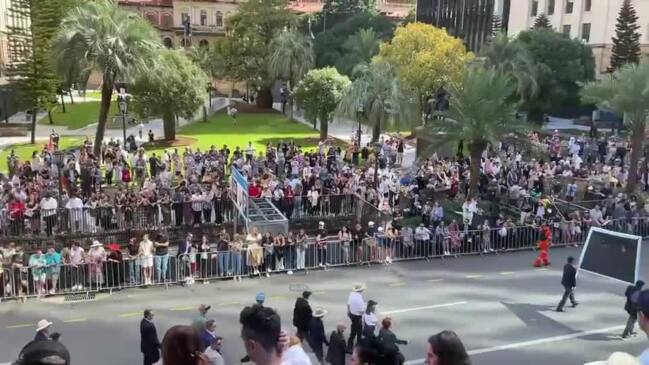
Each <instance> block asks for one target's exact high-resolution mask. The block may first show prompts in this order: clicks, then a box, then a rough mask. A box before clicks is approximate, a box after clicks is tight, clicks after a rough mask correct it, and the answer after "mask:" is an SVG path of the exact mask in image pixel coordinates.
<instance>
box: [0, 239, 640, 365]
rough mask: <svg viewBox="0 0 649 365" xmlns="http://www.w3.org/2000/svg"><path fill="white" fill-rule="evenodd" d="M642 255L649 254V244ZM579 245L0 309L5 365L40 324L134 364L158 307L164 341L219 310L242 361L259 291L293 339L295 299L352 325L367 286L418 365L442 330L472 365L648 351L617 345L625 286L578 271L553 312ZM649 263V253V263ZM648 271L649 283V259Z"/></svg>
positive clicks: (89, 356) (82, 358) (98, 358)
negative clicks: (541, 260) (547, 253)
mask: <svg viewBox="0 0 649 365" xmlns="http://www.w3.org/2000/svg"><path fill="white" fill-rule="evenodd" d="M644 246H645V248H647V246H649V245H648V244H645V245H644ZM578 253H579V252H578V249H574V248H566V249H555V250H553V251H552V253H551V256H552V259H553V262H554V265H553V266H550V267H549V268H548V269H541V270H539V269H534V268H532V266H531V262H532V260H533V257H534V253H532V252H521V253H511V254H503V255H499V256H495V255H493V256H486V257H479V256H473V257H463V258H458V259H446V260H443V261H442V260H433V261H431V262H425V261H417V262H406V263H397V264H394V265H392V266H388V267H386V266H381V265H375V266H372V267H362V268H358V267H353V268H336V269H330V270H327V271H324V272H323V271H318V272H310V273H309V274H308V275H305V274H304V273H296V274H295V275H293V276H288V275H279V274H278V275H275V276H273V277H271V278H270V279H266V278H263V279H246V280H244V281H243V282H233V281H220V282H212V283H210V284H208V285H203V284H195V285H193V286H191V287H169V288H167V289H166V288H162V287H159V288H149V289H132V290H127V291H122V292H119V293H113V294H112V295H102V296H99V297H98V298H97V300H96V301H93V302H84V303H76V304H66V303H62V302H60V301H51V300H47V301H45V300H43V301H37V300H31V301H28V302H27V303H25V304H21V303H15V302H8V303H2V304H0V362H1V361H10V360H13V359H14V358H15V356H16V355H17V353H18V351H19V350H20V348H21V347H22V346H23V345H24V344H25V343H26V342H28V341H29V340H30V339H31V338H32V337H33V335H34V328H35V324H36V322H37V321H38V320H39V319H41V318H46V319H48V320H50V321H53V322H54V323H55V324H54V328H53V331H58V332H61V333H62V334H63V336H62V339H61V341H62V342H63V343H65V345H66V346H67V347H68V349H69V350H70V352H71V354H72V363H73V364H82V365H85V364H93V365H131V364H134V363H136V362H140V361H141V356H140V353H139V321H140V318H141V312H142V310H143V309H144V308H146V307H149V308H152V309H154V310H155V312H156V318H155V322H156V325H157V328H158V333H159V335H160V338H162V336H163V334H164V331H165V330H166V329H167V328H169V327H171V326H172V325H175V324H189V323H190V322H191V319H192V318H193V317H194V315H195V312H196V310H195V308H196V306H197V305H198V304H200V303H206V304H210V305H212V310H211V311H210V312H209V316H210V317H211V318H214V319H215V320H216V321H217V324H218V328H217V332H218V333H219V335H221V336H223V337H224V338H225V342H224V350H223V352H224V357H225V359H226V364H234V363H238V362H239V361H238V359H239V358H241V356H242V355H243V354H244V350H243V347H242V344H241V340H240V339H239V325H238V321H237V320H238V313H239V311H240V310H241V308H242V307H243V306H244V305H247V304H250V303H252V302H253V301H254V297H255V294H256V293H257V292H259V291H264V292H265V293H266V296H267V298H268V299H267V302H266V305H268V306H271V307H274V308H276V309H277V310H279V312H280V314H281V316H282V322H283V323H284V326H285V328H286V329H288V330H290V331H291V332H292V331H293V327H292V326H291V320H292V318H291V314H292V308H293V304H294V301H295V298H296V297H297V296H298V295H299V294H300V292H301V290H303V287H304V286H305V285H306V286H308V288H309V289H310V290H311V291H313V292H314V294H313V296H312V298H311V304H312V306H313V307H317V306H321V307H324V308H325V309H327V310H328V311H329V314H328V315H327V316H326V317H325V327H326V331H327V332H330V331H331V330H333V329H334V328H335V325H336V323H338V322H340V321H343V322H345V323H347V322H348V320H347V318H346V316H345V312H346V307H345V303H346V299H347V295H348V293H349V291H350V288H351V287H352V285H353V284H354V283H356V282H364V283H366V285H367V287H368V290H367V291H366V292H365V299H366V300H368V299H375V300H377V301H378V302H379V305H378V310H379V312H382V313H383V314H386V313H387V314H389V315H390V316H391V317H392V318H393V320H394V331H395V333H397V335H398V336H399V337H401V338H403V339H406V340H408V341H409V345H408V346H402V347H401V349H402V351H403V353H404V355H405V357H406V359H407V360H408V361H409V364H411V365H414V364H419V363H421V362H422V358H423V357H424V355H425V349H426V339H427V338H428V337H429V336H430V335H432V334H434V333H437V332H439V331H441V330H444V329H452V330H455V331H456V332H457V333H458V334H459V335H460V337H461V338H462V340H463V342H464V344H465V345H466V347H467V348H468V349H469V350H470V354H471V357H472V360H473V363H474V364H478V365H502V364H526V363H528V364H553V365H575V364H583V363H586V362H590V361H594V360H602V359H605V358H607V357H608V355H609V354H610V353H612V352H614V351H626V352H630V353H632V354H639V353H640V352H641V351H642V350H643V349H644V348H647V347H649V340H647V338H646V337H645V336H643V335H640V336H638V337H636V338H633V339H631V340H628V341H622V340H620V339H619V337H616V336H617V335H619V334H620V333H621V331H622V328H623V325H624V323H625V321H626V313H625V312H624V310H623V309H622V308H623V305H624V297H623V295H622V293H623V292H624V289H625V284H623V283H619V282H616V281H613V280H609V279H605V278H601V277H596V276H593V275H589V274H582V275H580V276H579V277H578V287H577V291H576V296H577V300H579V301H580V302H581V305H580V306H579V307H577V308H575V309H572V308H570V307H568V308H567V309H566V312H565V313H557V312H554V311H553V309H554V308H555V306H556V304H557V302H558V300H559V299H560V296H561V293H562V287H561V286H560V284H559V281H560V278H561V267H562V264H563V262H564V261H565V258H566V257H567V256H568V255H574V256H577V257H578ZM645 257H646V255H645ZM642 263H643V265H642V268H643V269H642V276H643V278H645V279H646V278H648V277H649V259H644V260H643V262H642Z"/></svg>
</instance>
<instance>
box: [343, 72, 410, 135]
mask: <svg viewBox="0 0 649 365" xmlns="http://www.w3.org/2000/svg"><path fill="white" fill-rule="evenodd" d="M354 75H355V76H356V79H355V80H354V82H352V83H351V84H350V85H349V87H348V88H347V90H346V91H345V93H344V95H343V97H342V100H341V101H340V103H339V104H338V107H337V109H336V114H337V115H339V116H343V117H347V118H351V119H354V118H359V121H360V122H364V123H365V124H368V125H370V126H372V142H376V141H378V140H379V138H380V136H381V132H382V131H383V129H384V127H385V122H386V121H387V119H388V118H389V117H390V116H393V117H396V116H400V117H401V118H402V119H408V117H412V116H413V115H411V114H413V113H411V111H412V110H413V107H412V105H410V104H409V103H410V100H411V99H410V98H408V96H409V95H408V93H407V91H406V90H405V88H403V87H402V86H401V83H400V82H399V79H398V78H397V76H396V73H395V72H394V69H393V67H392V66H391V65H390V64H389V63H387V62H377V63H372V64H371V65H369V66H366V65H360V66H358V67H356V69H355V71H354Z"/></svg>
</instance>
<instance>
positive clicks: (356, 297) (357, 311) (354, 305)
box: [347, 292, 365, 316]
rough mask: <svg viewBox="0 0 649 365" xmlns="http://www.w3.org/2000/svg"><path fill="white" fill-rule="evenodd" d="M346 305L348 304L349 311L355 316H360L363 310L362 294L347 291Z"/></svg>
mask: <svg viewBox="0 0 649 365" xmlns="http://www.w3.org/2000/svg"><path fill="white" fill-rule="evenodd" d="M347 306H349V312H350V313H351V314H353V315H355V316H360V315H362V314H363V312H365V301H364V300H363V295H362V294H361V293H359V292H351V293H349V298H348V299H347Z"/></svg>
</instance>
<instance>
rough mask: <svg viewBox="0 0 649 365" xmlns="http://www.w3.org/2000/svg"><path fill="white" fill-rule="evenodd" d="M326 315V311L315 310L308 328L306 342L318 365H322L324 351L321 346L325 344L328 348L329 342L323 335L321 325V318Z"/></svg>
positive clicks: (322, 326) (323, 331)
mask: <svg viewBox="0 0 649 365" xmlns="http://www.w3.org/2000/svg"><path fill="white" fill-rule="evenodd" d="M326 314H327V311H326V310H324V309H322V308H316V310H315V311H314V312H313V316H312V317H311V324H310V326H309V336H308V337H307V338H308V342H309V346H311V349H312V350H313V353H314V354H315V357H316V358H317V359H318V361H319V362H320V364H322V365H324V363H325V362H324V351H323V349H322V345H323V344H325V345H327V346H329V341H328V340H327V337H326V335H325V329H324V324H323V323H322V317H324V316H325V315H326Z"/></svg>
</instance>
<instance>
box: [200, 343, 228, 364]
mask: <svg viewBox="0 0 649 365" xmlns="http://www.w3.org/2000/svg"><path fill="white" fill-rule="evenodd" d="M204 354H205V356H207V359H208V360H209V365H225V361H223V356H221V354H219V352H218V351H216V350H214V349H212V347H211V346H208V347H207V349H205V352H204Z"/></svg>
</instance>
